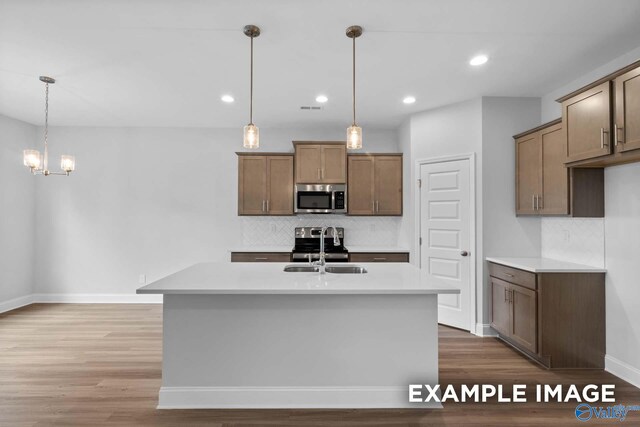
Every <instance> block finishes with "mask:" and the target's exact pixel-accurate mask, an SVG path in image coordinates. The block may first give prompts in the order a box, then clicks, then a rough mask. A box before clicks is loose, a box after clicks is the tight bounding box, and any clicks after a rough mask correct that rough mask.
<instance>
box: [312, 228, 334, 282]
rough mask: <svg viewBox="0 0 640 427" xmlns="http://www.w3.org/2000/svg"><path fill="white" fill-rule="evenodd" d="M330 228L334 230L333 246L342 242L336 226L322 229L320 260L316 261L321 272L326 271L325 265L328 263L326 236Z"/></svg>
mask: <svg viewBox="0 0 640 427" xmlns="http://www.w3.org/2000/svg"><path fill="white" fill-rule="evenodd" d="M329 228H331V229H332V230H333V246H338V245H339V244H340V237H339V236H338V230H337V229H336V228H335V227H322V229H321V230H320V255H319V259H318V261H317V262H315V263H314V264H315V265H317V266H318V267H319V272H320V274H324V273H325V265H326V264H327V261H326V259H325V253H324V236H325V234H326V233H327V230H328V229H329Z"/></svg>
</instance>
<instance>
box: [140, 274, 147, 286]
mask: <svg viewBox="0 0 640 427" xmlns="http://www.w3.org/2000/svg"><path fill="white" fill-rule="evenodd" d="M138 283H139V284H141V285H145V284H146V283H147V275H146V274H141V275H140V276H138Z"/></svg>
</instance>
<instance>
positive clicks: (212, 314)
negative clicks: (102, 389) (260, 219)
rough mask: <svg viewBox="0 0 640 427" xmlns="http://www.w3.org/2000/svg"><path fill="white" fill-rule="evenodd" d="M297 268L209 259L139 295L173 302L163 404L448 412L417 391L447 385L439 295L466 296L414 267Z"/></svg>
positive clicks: (166, 319) (166, 313)
mask: <svg viewBox="0 0 640 427" xmlns="http://www.w3.org/2000/svg"><path fill="white" fill-rule="evenodd" d="M286 265H287V264H284V263H265V264H260V263H201V264H196V265H193V266H191V267H189V268H186V269H184V270H182V271H179V272H177V273H174V274H172V275H170V276H167V277H165V278H163V279H160V280H158V281H156V282H153V283H150V284H149V285H147V286H144V287H142V288H140V289H138V291H137V292H138V293H139V294H163V295H164V306H163V362H162V387H161V389H160V394H159V403H158V408H163V409H170V408H400V407H416V406H417V407H437V406H438V404H435V403H434V404H415V403H413V404H410V403H409V387H408V386H409V384H436V383H437V382H438V323H437V322H438V310H437V297H438V294H443V293H458V292H459V290H458V289H456V288H454V287H453V286H450V285H449V284H447V283H445V282H436V281H433V280H432V279H428V278H427V277H426V275H425V274H424V273H423V272H422V271H421V270H419V269H417V268H416V267H414V266H412V265H410V264H406V263H388V264H359V265H361V266H363V267H365V268H366V269H367V273H365V274H336V273H326V274H319V273H317V272H285V271H284V267H285V266H286ZM297 265H302V266H304V265H305V264H304V263H301V264H297ZM328 265H329V264H328ZM342 265H344V264H342Z"/></svg>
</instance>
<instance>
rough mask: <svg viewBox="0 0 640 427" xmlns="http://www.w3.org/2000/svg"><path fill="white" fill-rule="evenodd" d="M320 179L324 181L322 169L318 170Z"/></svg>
mask: <svg viewBox="0 0 640 427" xmlns="http://www.w3.org/2000/svg"><path fill="white" fill-rule="evenodd" d="M320 179H324V168H322V169H320Z"/></svg>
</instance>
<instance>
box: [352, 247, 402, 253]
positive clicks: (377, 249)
mask: <svg viewBox="0 0 640 427" xmlns="http://www.w3.org/2000/svg"><path fill="white" fill-rule="evenodd" d="M345 246H346V247H347V249H348V250H349V252H365V253H367V252H368V253H381V252H382V253H398V252H409V249H407V248H399V247H397V246H391V247H389V246H387V247H384V246H353V245H345Z"/></svg>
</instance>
